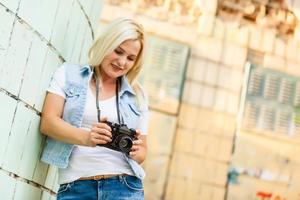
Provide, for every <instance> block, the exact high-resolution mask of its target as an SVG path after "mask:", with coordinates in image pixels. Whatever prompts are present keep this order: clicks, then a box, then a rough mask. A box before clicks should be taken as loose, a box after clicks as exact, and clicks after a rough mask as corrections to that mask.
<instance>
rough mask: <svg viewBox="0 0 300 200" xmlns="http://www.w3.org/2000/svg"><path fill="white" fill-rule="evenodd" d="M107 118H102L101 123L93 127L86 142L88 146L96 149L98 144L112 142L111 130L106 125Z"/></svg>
mask: <svg viewBox="0 0 300 200" xmlns="http://www.w3.org/2000/svg"><path fill="white" fill-rule="evenodd" d="M105 121H107V117H103V118H101V122H100V123H96V124H94V125H93V126H92V128H91V131H90V132H89V134H88V137H87V140H86V146H91V147H95V146H96V145H98V144H106V143H108V142H111V138H112V134H111V128H110V127H109V126H108V125H107V124H106V123H105Z"/></svg>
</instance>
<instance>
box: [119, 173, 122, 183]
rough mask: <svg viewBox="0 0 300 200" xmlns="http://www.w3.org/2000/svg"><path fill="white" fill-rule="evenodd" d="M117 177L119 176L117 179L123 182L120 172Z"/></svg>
mask: <svg viewBox="0 0 300 200" xmlns="http://www.w3.org/2000/svg"><path fill="white" fill-rule="evenodd" d="M118 177H119V181H121V182H123V175H122V174H120V175H118Z"/></svg>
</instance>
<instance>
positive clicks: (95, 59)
mask: <svg viewBox="0 0 300 200" xmlns="http://www.w3.org/2000/svg"><path fill="white" fill-rule="evenodd" d="M126 40H138V41H140V43H141V49H140V52H139V54H138V56H137V58H136V60H135V63H134V65H133V66H132V68H131V69H130V70H129V71H128V72H127V74H126V77H127V79H128V81H129V83H130V85H131V86H132V88H133V89H134V91H135V92H136V93H137V103H138V105H139V107H141V105H142V104H144V103H146V102H144V101H143V100H142V99H144V97H145V95H144V92H143V91H142V89H141V87H140V86H139V84H138V83H137V82H135V79H136V78H137V76H138V74H139V72H140V71H141V65H142V61H143V58H144V54H145V33H144V29H143V27H142V25H140V24H139V23H137V22H136V21H134V20H133V19H130V18H119V19H116V20H114V21H112V22H111V23H110V24H108V26H107V27H105V28H104V29H103V30H102V32H100V34H99V35H98V37H97V38H96V39H95V41H94V43H93V44H92V46H91V47H90V49H89V52H88V64H89V65H90V66H91V67H93V68H94V69H95V72H96V74H95V75H96V76H98V77H99V78H101V74H100V66H101V63H102V61H103V59H104V57H105V56H106V55H107V54H109V53H111V52H112V51H114V50H115V49H116V48H117V47H118V46H120V44H122V43H123V42H124V41H126Z"/></svg>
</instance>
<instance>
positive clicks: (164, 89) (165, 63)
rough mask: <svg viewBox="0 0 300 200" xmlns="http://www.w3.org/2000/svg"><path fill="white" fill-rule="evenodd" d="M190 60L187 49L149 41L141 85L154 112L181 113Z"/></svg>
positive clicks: (166, 42) (163, 41)
mask: <svg viewBox="0 0 300 200" xmlns="http://www.w3.org/2000/svg"><path fill="white" fill-rule="evenodd" d="M188 58H189V47H188V46H187V45H184V44H181V43H178V42H174V41H169V40H166V39H162V38H158V37H154V36H152V37H148V43H147V56H146V58H145V63H144V66H143V69H142V70H143V71H142V75H141V77H140V81H141V82H142V83H143V85H144V86H145V87H146V88H147V92H148V96H149V100H150V106H151V108H154V109H158V110H160V111H163V112H167V113H170V114H177V113H178V106H179V103H180V99H181V96H182V90H183V81H184V77H185V71H186V65H187V60H188Z"/></svg>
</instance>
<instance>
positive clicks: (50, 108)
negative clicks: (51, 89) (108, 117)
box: [40, 93, 111, 146]
mask: <svg viewBox="0 0 300 200" xmlns="http://www.w3.org/2000/svg"><path fill="white" fill-rule="evenodd" d="M64 104H65V99H64V98H63V97H61V96H59V95H56V94H53V93H47V95H46V98H45V102H44V106H43V110H42V117H41V126H40V131H41V132H42V133H43V134H45V135H47V136H49V137H51V138H53V139H55V140H60V141H63V142H66V143H70V144H77V145H84V146H96V145H97V144H105V143H107V142H109V141H110V137H111V133H110V132H109V130H110V127H109V126H108V125H106V124H105V123H97V124H95V125H93V127H92V129H91V131H90V132H88V131H86V130H83V129H80V128H76V127H74V126H72V125H71V124H69V123H67V122H66V121H64V120H63V119H62V114H63V109H64Z"/></svg>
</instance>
